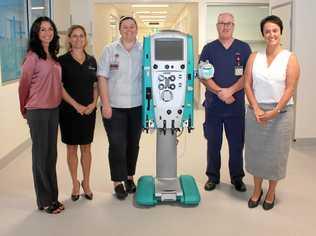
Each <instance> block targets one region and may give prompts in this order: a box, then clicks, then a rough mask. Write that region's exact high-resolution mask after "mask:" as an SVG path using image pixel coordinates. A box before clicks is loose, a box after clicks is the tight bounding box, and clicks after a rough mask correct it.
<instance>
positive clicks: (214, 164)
mask: <svg viewBox="0 0 316 236" xmlns="http://www.w3.org/2000/svg"><path fill="white" fill-rule="evenodd" d="M223 128H224V129H225V134H226V138H227V142H228V148H229V173H230V179H231V182H232V183H234V182H235V181H238V180H241V179H242V178H243V177H244V176H245V173H244V170H243V148H244V138H245V117H244V116H232V115H214V114H209V112H208V111H207V109H205V123H204V135H205V138H206V139H207V168H206V175H207V176H208V178H209V179H210V180H211V181H212V182H214V183H219V181H220V168H221V148H222V141H223Z"/></svg>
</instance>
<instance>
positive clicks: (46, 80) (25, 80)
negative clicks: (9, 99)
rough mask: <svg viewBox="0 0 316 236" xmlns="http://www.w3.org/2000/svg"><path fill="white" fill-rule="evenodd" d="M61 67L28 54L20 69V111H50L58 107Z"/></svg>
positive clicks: (30, 53)
mask: <svg viewBox="0 0 316 236" xmlns="http://www.w3.org/2000/svg"><path fill="white" fill-rule="evenodd" d="M61 92H62V84H61V67H60V65H59V63H58V62H56V61H54V60H52V59H47V60H43V59H41V58H39V57H38V56H37V54H36V53H34V52H28V53H27V55H26V57H25V61H24V63H23V65H22V68H21V76H20V84H19V98H20V111H21V113H22V115H23V116H25V113H26V110H28V109H50V108H56V107H58V106H59V104H60V102H61V99H62V97H61V96H62V95H61Z"/></svg>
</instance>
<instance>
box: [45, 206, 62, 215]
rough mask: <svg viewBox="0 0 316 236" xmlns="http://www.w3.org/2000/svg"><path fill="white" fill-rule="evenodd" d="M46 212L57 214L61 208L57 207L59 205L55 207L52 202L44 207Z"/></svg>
mask: <svg viewBox="0 0 316 236" xmlns="http://www.w3.org/2000/svg"><path fill="white" fill-rule="evenodd" d="M43 210H45V212H46V213H48V214H59V213H60V212H61V210H60V209H59V207H57V205H56V204H52V205H50V206H48V207H44V209H43Z"/></svg>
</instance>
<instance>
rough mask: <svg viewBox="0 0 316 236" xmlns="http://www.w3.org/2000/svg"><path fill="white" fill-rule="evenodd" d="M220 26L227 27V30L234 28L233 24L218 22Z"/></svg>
mask: <svg viewBox="0 0 316 236" xmlns="http://www.w3.org/2000/svg"><path fill="white" fill-rule="evenodd" d="M217 25H218V26H220V27H227V28H232V27H233V26H234V23H233V22H226V23H225V22H218V23H217Z"/></svg>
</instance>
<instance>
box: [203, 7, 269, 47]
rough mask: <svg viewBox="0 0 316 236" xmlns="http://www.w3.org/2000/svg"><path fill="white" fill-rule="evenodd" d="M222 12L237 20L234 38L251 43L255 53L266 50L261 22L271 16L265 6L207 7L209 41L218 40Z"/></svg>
mask: <svg viewBox="0 0 316 236" xmlns="http://www.w3.org/2000/svg"><path fill="white" fill-rule="evenodd" d="M222 12H230V13H232V14H233V15H234V18H235V29H234V38H237V39H240V40H243V41H245V42H247V43H249V45H250V47H251V49H252V50H253V51H257V50H261V49H263V48H265V43H264V41H263V38H262V36H261V32H260V21H261V20H262V19H263V18H264V17H266V16H267V15H268V14H269V7H268V5H265V4H229V5H218V4H214V5H211V4H210V5H208V6H207V29H208V30H207V40H208V41H209V42H210V41H213V40H215V39H217V38H218V34H217V30H216V23H217V16H218V14H219V13H222Z"/></svg>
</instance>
